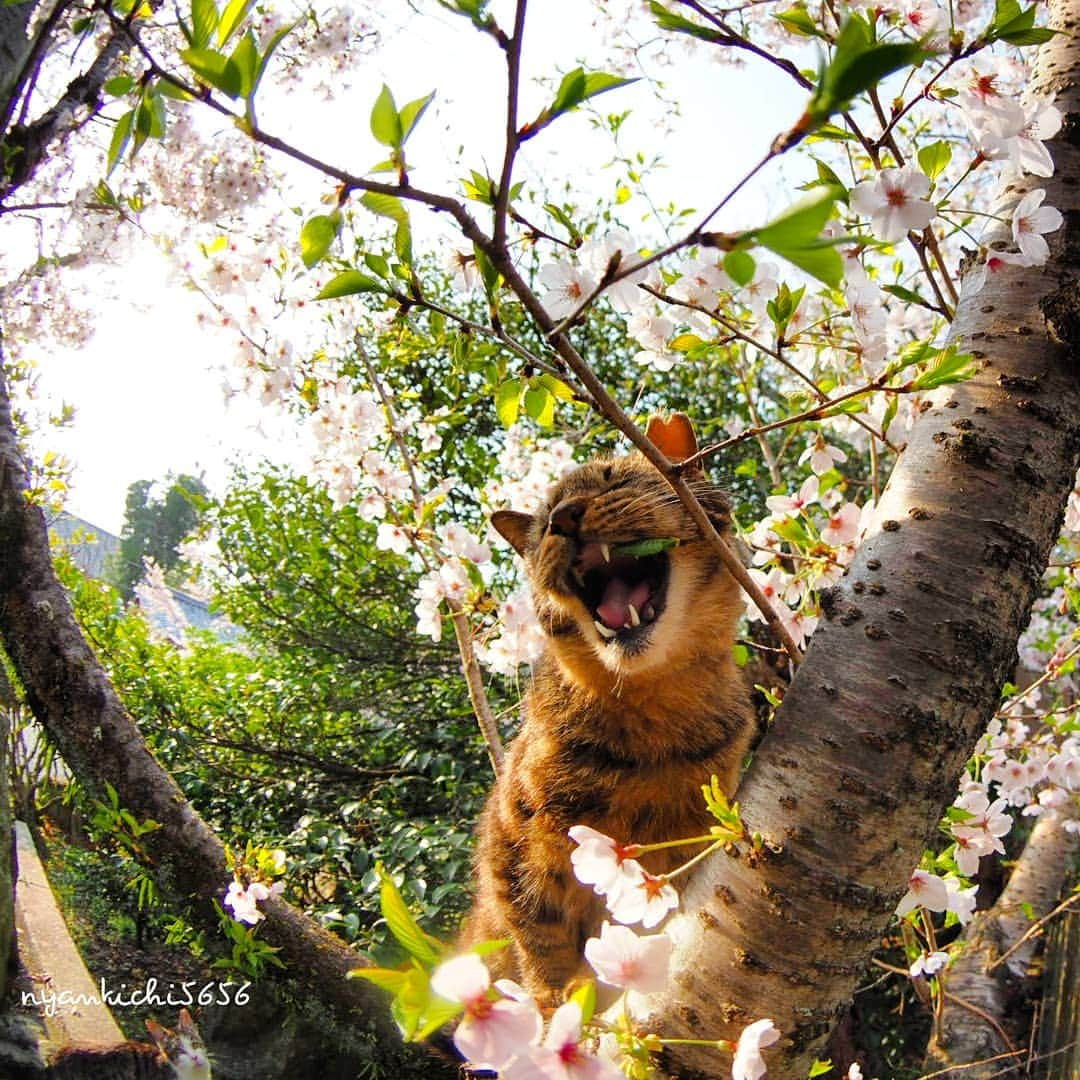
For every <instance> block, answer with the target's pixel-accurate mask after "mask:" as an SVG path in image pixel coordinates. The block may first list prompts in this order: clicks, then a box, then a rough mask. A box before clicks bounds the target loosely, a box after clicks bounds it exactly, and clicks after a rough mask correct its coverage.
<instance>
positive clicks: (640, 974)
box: [585, 920, 671, 994]
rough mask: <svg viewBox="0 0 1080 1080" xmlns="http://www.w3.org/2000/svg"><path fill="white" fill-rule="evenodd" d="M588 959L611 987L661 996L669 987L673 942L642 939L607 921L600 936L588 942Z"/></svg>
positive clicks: (662, 937)
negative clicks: (669, 968) (658, 993)
mask: <svg viewBox="0 0 1080 1080" xmlns="http://www.w3.org/2000/svg"><path fill="white" fill-rule="evenodd" d="M585 959H586V960H587V961H588V962H589V964H590V965H591V966H592V969H593V971H595V972H596V975H597V977H598V978H599V979H600V981H601V982H603V983H607V984H608V985H609V986H617V987H619V988H621V989H624V990H637V991H639V992H640V993H642V994H652V993H657V992H659V991H660V990H663V989H664V987H665V986H666V985H667V969H668V961H669V960H670V959H671V938H669V937H668V936H667V934H647V935H643V936H639V935H637V934H635V933H634V931H633V930H631V929H630V928H629V927H628V926H614V925H612V924H611V923H609V922H607V921H606V920H605V921H604V924H603V926H601V928H600V936H599V937H598V938H595V937H592V938H589V940H588V941H587V942H585Z"/></svg>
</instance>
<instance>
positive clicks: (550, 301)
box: [537, 260, 596, 319]
mask: <svg viewBox="0 0 1080 1080" xmlns="http://www.w3.org/2000/svg"><path fill="white" fill-rule="evenodd" d="M537 280H538V282H539V283H540V284H541V285H542V286H544V288H545V289H547V292H546V293H545V294H544V295H543V296H542V297H541V301H542V303H543V305H544V307H545V308H546V309H547V313H548V314H549V315H550V316H551V317H552V318H553V319H564V318H566V316H567V315H569V314H570V313H571V312H573V311H576V310H577V308H578V305H579V304H580V303H581V302H582V301H583V300H584V299H585V298H586V297H587V296H589V295H590V294H591V293H592V292H593V290H594V289H595V288H596V279H595V278H594V277H593V276H592V275H591V274H589V273H588V272H587V271H586V270H585V269H584V268H583V267H581V266H575V265H574V264H573V263H571V262H565V261H563V260H559V261H556V262H553V263H548V264H547V266H545V267H543V268H542V269H541V270H540V273H539V274H538V275H537Z"/></svg>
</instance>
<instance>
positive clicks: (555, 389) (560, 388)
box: [537, 371, 574, 401]
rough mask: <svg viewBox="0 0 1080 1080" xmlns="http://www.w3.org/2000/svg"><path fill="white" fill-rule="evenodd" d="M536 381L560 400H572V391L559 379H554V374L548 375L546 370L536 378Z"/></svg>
mask: <svg viewBox="0 0 1080 1080" xmlns="http://www.w3.org/2000/svg"><path fill="white" fill-rule="evenodd" d="M537 382H539V383H540V385H541V386H543V387H545V388H546V389H547V390H548V391H549V392H550V393H552V394H554V395H555V397H557V398H558V399H559V400H560V401H573V400H574V391H573V390H571V389H570V387H569V386H567V385H566V383H564V382H563V381H562V380H561V379H556V378H555V376H554V375H549V374H548V373H547V372H546V371H545V372H544V374H542V375H540V376H539V377H538V378H537Z"/></svg>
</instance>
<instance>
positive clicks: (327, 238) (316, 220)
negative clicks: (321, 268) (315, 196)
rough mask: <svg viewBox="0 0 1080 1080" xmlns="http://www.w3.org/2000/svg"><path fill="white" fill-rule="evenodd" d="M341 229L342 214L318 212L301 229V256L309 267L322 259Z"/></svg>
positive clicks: (337, 212)
mask: <svg viewBox="0 0 1080 1080" xmlns="http://www.w3.org/2000/svg"><path fill="white" fill-rule="evenodd" d="M340 231H341V214H340V212H339V211H336V210H335V211H334V213H332V214H316V215H315V217H311V218H308V220H307V221H305V222H304V227H303V228H302V229H301V230H300V258H301V259H303V261H304V265H305V266H306V267H308V268H309V269H310V268H311V267H312V266H314V265H315V264H316V263H317V262H319V261H320V260H322V259H323V258H324V257H325V255H326V253H327V252H328V251H329V250H330V245H331V244H333V242H334V241H335V240H336V239H337V235H338V233H339V232H340Z"/></svg>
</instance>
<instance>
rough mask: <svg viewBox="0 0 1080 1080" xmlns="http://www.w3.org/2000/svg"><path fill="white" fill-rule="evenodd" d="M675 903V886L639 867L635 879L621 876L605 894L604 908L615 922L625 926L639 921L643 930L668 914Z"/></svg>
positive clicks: (677, 896) (677, 904)
mask: <svg viewBox="0 0 1080 1080" xmlns="http://www.w3.org/2000/svg"><path fill="white" fill-rule="evenodd" d="M678 906H679V894H678V893H677V892H676V891H675V886H674V885H672V884H671V883H670V882H669V881H668V880H667V878H664V877H655V876H654V875H653V874H650V873H649V872H648V871H647V870H642V871H641V873H640V874H639V875H638V876H637V878H636V879H631V878H630V877H629V876H627V875H624V876H621V877H620V878H618V879H617V880H616V882H615V884H614V885H613V886H612V887H611V889H610V890H609V891H608V894H607V909H608V911H609V912H611V917H612V918H613V919H614V920H615V921H616V922H620V923H624V924H626V925H628V926H632V925H634V924H635V923H641V925H642V926H644V927H645V929H646V930H651V929H652V928H653V927H654V926H657V925H658V924H659V923H661V922H663V920H664V919H665V918H666V917H667V913H668V912H669V911H671V910H673V909H674V908H677V907H678Z"/></svg>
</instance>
